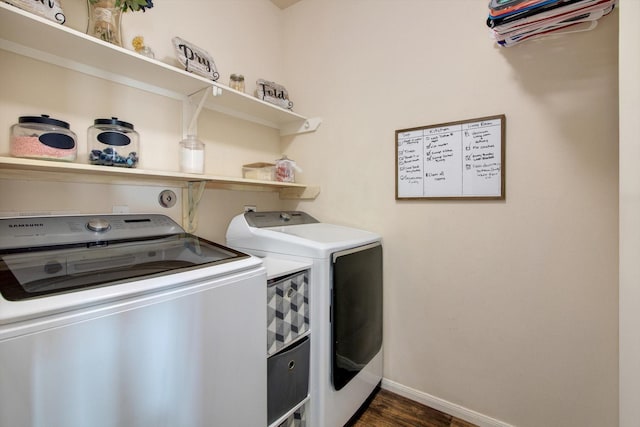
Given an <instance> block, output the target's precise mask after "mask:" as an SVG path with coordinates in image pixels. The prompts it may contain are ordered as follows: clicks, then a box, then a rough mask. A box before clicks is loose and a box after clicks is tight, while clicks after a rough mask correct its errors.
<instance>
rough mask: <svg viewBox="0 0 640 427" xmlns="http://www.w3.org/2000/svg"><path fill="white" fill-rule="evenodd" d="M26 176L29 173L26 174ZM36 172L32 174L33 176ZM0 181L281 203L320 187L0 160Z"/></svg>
mask: <svg viewBox="0 0 640 427" xmlns="http://www.w3.org/2000/svg"><path fill="white" fill-rule="evenodd" d="M25 172H29V173H28V174H27V173H25ZM34 172H35V173H34ZM0 178H8V179H20V180H47V181H59V182H78V180H79V179H81V180H82V182H88V183H102V184H104V183H106V184H129V185H150V186H172V187H183V188H184V187H187V186H188V185H189V183H194V182H198V183H199V182H202V183H204V185H205V187H206V188H216V189H225V190H234V191H273V192H278V193H280V198H281V199H315V198H316V197H317V196H318V194H319V193H320V187H313V186H307V185H305V184H298V183H287V182H278V181H259V180H255V179H244V178H234V177H223V176H216V175H198V174H190V173H182V172H171V171H156V170H145V169H137V168H120V167H113V166H95V165H89V164H82V163H66V162H55V161H46V160H33V159H22V158H15V157H0Z"/></svg>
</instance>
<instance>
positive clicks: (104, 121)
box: [93, 117, 133, 130]
mask: <svg viewBox="0 0 640 427" xmlns="http://www.w3.org/2000/svg"><path fill="white" fill-rule="evenodd" d="M93 124H96V125H113V126H122V127H123V128H127V129H131V130H133V125H132V124H131V123H128V122H123V121H122V120H118V118H117V117H111V118H110V119H95V120H94V121H93Z"/></svg>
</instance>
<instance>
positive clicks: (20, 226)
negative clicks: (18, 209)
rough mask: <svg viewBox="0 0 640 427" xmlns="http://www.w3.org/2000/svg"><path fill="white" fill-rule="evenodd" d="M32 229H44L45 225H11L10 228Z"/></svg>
mask: <svg viewBox="0 0 640 427" xmlns="http://www.w3.org/2000/svg"><path fill="white" fill-rule="evenodd" d="M31 227H44V224H42V223H39V224H36V223H33V224H9V228H31Z"/></svg>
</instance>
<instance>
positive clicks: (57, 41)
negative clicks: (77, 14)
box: [0, 2, 321, 135]
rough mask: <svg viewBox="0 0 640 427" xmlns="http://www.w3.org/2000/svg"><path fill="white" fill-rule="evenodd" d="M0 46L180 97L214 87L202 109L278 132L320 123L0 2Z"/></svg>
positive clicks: (296, 130)
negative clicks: (214, 94) (213, 94)
mask: <svg viewBox="0 0 640 427" xmlns="http://www.w3.org/2000/svg"><path fill="white" fill-rule="evenodd" d="M0 49H4V50H7V51H10V52H14V53H17V54H19V55H23V56H27V57H30V58H34V59H36V60H40V61H44V62H47V63H51V64H54V65H58V66H61V67H65V68H68V69H71V70H74V71H78V72H81V73H84V74H88V75H92V76H95V77H99V78H104V79H106V80H109V81H113V82H116V83H119V84H124V85H127V86H130V87H134V88H137V89H142V90H146V91H149V92H152V93H156V94H160V95H163V96H168V97H171V98H174V99H179V100H183V101H186V100H188V98H189V97H190V96H192V95H195V94H197V93H199V92H202V91H204V90H214V91H215V92H218V93H220V95H219V96H210V97H209V98H208V100H207V102H206V104H205V106H204V108H207V109H211V110H215V111H218V112H221V113H224V114H227V115H231V116H235V117H239V118H241V119H243V120H248V121H252V122H255V123H259V124H262V125H265V126H269V127H273V128H276V129H280V131H281V134H282V135H289V134H293V133H302V132H311V131H314V130H315V129H317V127H318V126H319V125H320V122H321V120H320V119H317V118H316V119H307V118H306V117H304V116H301V115H299V114H297V113H294V112H292V111H289V110H285V109H283V108H280V107H278V106H275V105H272V104H269V103H267V102H264V101H262V100H259V99H257V98H255V97H254V96H251V95H247V94H244V93H241V92H237V91H235V90H233V89H230V88H229V87H227V86H225V85H222V84H219V83H216V82H213V81H211V80H208V79H205V78H204V77H200V76H198V75H195V74H192V73H188V72H186V71H184V70H182V69H180V68H177V67H174V66H171V65H168V64H165V63H163V62H160V61H158V60H155V59H150V58H147V57H145V56H142V55H138V54H137V53H135V52H133V51H131V50H127V49H125V48H122V47H119V46H115V45H113V44H110V43H107V42H104V41H102V40H99V39H97V38H94V37H91V36H88V35H86V34H84V33H82V32H79V31H77V30H74V29H72V28H68V27H65V26H64V25H60V24H58V23H55V22H52V21H49V20H47V19H44V18H41V17H39V16H37V15H34V14H31V13H29V12H25V11H23V10H21V9H18V8H16V7H14V6H11V5H9V4H7V3H3V2H0Z"/></svg>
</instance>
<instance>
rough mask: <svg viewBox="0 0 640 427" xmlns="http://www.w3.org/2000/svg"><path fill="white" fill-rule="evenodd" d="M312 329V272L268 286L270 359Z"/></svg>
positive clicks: (301, 273) (274, 281)
mask: <svg viewBox="0 0 640 427" xmlns="http://www.w3.org/2000/svg"><path fill="white" fill-rule="evenodd" d="M308 330H309V270H304V271H300V272H298V273H294V274H291V275H288V276H283V277H278V278H275V279H271V280H269V282H268V284H267V354H268V355H269V356H270V355H272V354H275V353H276V352H278V351H280V349H282V348H284V347H286V346H287V345H288V344H289V343H291V342H293V341H295V340H296V339H297V338H298V337H299V336H301V335H303V334H304V333H305V332H307V331H308Z"/></svg>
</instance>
